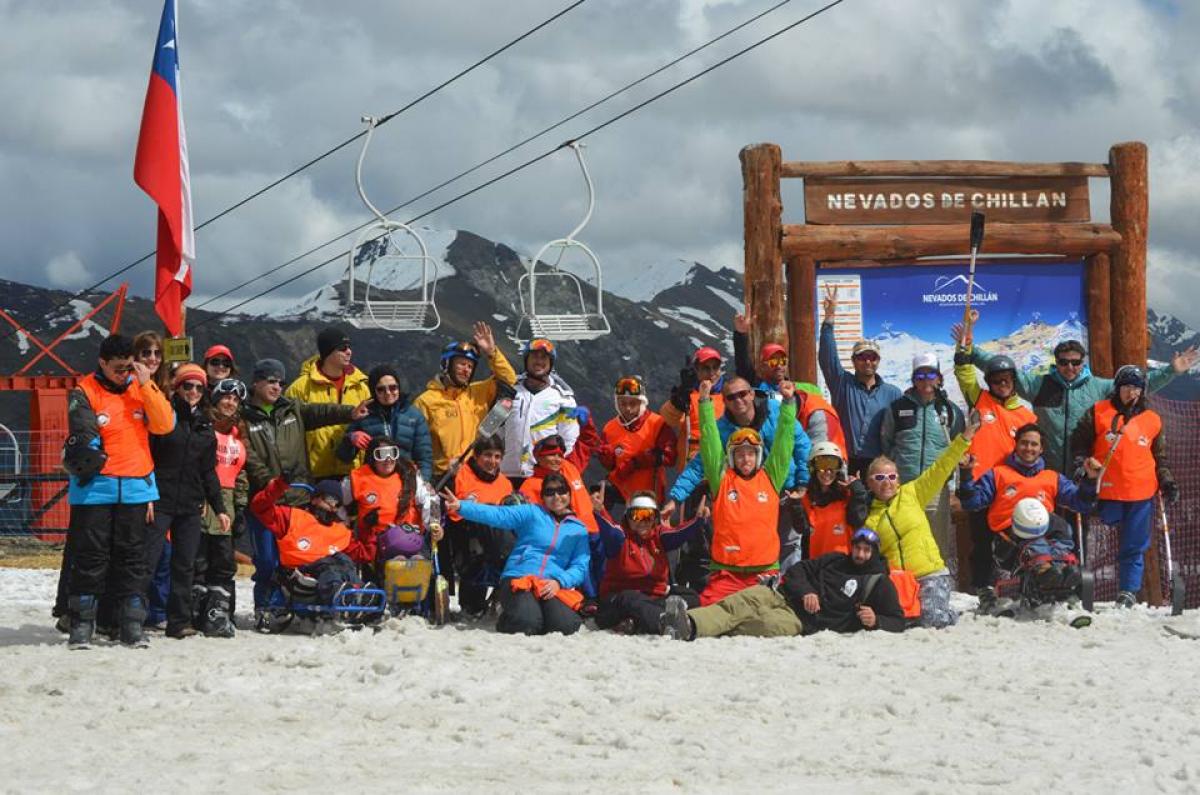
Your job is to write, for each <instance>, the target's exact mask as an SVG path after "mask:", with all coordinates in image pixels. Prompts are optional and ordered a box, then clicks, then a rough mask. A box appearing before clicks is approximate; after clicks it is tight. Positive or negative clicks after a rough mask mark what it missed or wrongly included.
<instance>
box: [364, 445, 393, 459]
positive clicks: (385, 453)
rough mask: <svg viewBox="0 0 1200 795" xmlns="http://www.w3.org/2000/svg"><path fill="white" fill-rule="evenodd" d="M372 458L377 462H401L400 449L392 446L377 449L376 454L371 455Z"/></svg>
mask: <svg viewBox="0 0 1200 795" xmlns="http://www.w3.org/2000/svg"><path fill="white" fill-rule="evenodd" d="M371 458H374V459H375V460H376V461H399V460H400V448H399V447H394V446H392V445H388V446H387V447H376V448H375V452H373V453H371Z"/></svg>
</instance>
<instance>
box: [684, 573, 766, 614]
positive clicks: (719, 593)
mask: <svg viewBox="0 0 1200 795" xmlns="http://www.w3.org/2000/svg"><path fill="white" fill-rule="evenodd" d="M778 573H779V569H770V570H768V571H756V572H750V573H748V574H741V573H737V572H732V571H726V570H724V569H717V570H716V571H714V572H713V573H712V575H711V576H710V577H709V578H708V584H707V585H706V586H705V587H704V590H703V591H701V592H700V604H702V605H705V606H708V605H711V604H716V603H717V602H719V601H721V600H722V599H724V598H726V597H728V596H732V595H733V594H735V593H737V592H738V591H741V590H743V589H746V588H752V587H753V586H755V585H758V578H759V577H762V576H766V575H770V574H778Z"/></svg>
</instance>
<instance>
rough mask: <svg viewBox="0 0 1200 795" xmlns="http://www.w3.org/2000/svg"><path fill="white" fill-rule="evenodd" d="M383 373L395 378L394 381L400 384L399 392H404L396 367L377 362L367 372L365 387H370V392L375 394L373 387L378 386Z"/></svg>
mask: <svg viewBox="0 0 1200 795" xmlns="http://www.w3.org/2000/svg"><path fill="white" fill-rule="evenodd" d="M385 375H390V376H391V377H392V378H395V379H396V383H397V384H399V386H400V394H401V395H403V394H404V383H403V382H402V381H401V380H400V374H399V373H397V372H396V368H395V367H394V366H392V365H390V364H377V365H375V366H374V367H372V368H371V372H369V373H367V387H368V388H370V390H371V394H372V395H374V394H375V387H377V386H379V381H380V379H381V378H383V377H384V376H385Z"/></svg>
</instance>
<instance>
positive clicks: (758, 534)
mask: <svg viewBox="0 0 1200 795" xmlns="http://www.w3.org/2000/svg"><path fill="white" fill-rule="evenodd" d="M712 510H713V541H712V560H713V563H715V564H718V565H719V566H721V567H731V568H756V569H767V568H771V567H773V566H778V565H779V530H778V525H779V494H778V492H776V491H775V484H773V483H772V482H771V478H770V476H769V475H768V474H767V472H766V470H765V469H759V470H758V471H757V472H755V473H754V474H753V475H751V476H750V477H749V478H743V477H741V476H740V475H738V474H737V473H736V472H734V471H733V470H732V469H727V470H725V474H724V476H723V477H722V478H721V487H720V489H719V490H718V491H717V498H716V499H715V500H714V501H713V509H712Z"/></svg>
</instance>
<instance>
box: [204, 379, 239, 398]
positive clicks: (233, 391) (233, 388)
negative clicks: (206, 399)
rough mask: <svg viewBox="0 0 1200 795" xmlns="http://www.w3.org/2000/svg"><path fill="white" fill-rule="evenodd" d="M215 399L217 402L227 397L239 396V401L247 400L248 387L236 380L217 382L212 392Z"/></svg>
mask: <svg viewBox="0 0 1200 795" xmlns="http://www.w3.org/2000/svg"><path fill="white" fill-rule="evenodd" d="M212 393H213V397H214V398H216V399H217V400H220V399H221V398H223V397H225V396H226V395H237V399H238V400H239V401H244V400H245V399H246V385H245V384H243V383H242V382H241V381H239V380H238V379H236V378H222V379H221V380H220V381H218V382H217V384H216V386H214V387H213V390H212Z"/></svg>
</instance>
